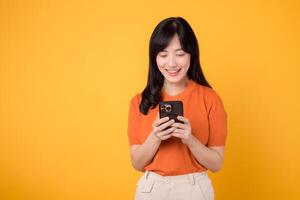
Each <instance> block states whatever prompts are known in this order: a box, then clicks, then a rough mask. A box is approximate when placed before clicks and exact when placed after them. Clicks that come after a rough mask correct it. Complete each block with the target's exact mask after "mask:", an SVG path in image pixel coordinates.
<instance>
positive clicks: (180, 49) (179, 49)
mask: <svg viewBox="0 0 300 200" xmlns="http://www.w3.org/2000/svg"><path fill="white" fill-rule="evenodd" d="M162 51H163V52H168V51H167V50H162ZM175 51H183V49H182V48H178V49H175Z"/></svg>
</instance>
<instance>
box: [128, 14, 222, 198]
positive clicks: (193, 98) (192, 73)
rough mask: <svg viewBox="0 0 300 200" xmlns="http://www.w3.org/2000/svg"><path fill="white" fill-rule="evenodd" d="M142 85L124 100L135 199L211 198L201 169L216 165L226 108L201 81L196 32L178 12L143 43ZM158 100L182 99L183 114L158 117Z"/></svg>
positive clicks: (211, 190) (208, 181) (219, 158)
mask: <svg viewBox="0 0 300 200" xmlns="http://www.w3.org/2000/svg"><path fill="white" fill-rule="evenodd" d="M149 50H150V52H149V57H150V58H149V59H150V63H149V74H148V82H147V85H146V87H145V89H144V90H143V91H142V92H141V93H138V94H136V95H134V96H133V97H132V99H131V101H130V109H129V118H128V139H129V145H130V155H131V162H132V166H133V167H134V168H135V169H136V170H138V171H142V172H144V174H143V176H142V177H141V178H140V179H139V181H138V183H137V188H136V192H135V199H136V200H140V199H155V200H160V199H175V198H176V199H179V200H180V199H182V200H185V199H189V200H191V199H195V200H196V199H206V200H210V199H214V188H213V184H212V181H211V179H210V178H209V176H208V174H207V170H211V171H212V172H217V171H219V170H220V169H221V166H222V163H223V157H224V147H225V143H226V136H227V113H226V111H225V108H224V105H223V102H222V100H221V97H220V96H219V95H218V94H217V92H216V91H215V90H213V89H212V87H211V86H210V85H209V83H208V82H207V81H206V79H205V77H204V74H203V72H202V69H201V66H200V61H199V48H198V43H197V39H196V36H195V34H194V32H193V30H192V28H191V27H190V25H189V24H188V22H187V21H186V20H185V19H183V18H182V17H170V18H167V19H164V20H162V21H161V22H160V23H159V24H158V25H157V26H156V27H155V29H154V31H153V33H152V35H151V39H150V47H149ZM161 101H182V103H183V110H184V112H183V113H184V116H178V117H177V119H178V120H180V121H181V122H183V123H179V122H175V121H174V119H171V120H170V119H169V118H168V117H163V118H159V115H158V113H159V110H158V104H159V102H161Z"/></svg>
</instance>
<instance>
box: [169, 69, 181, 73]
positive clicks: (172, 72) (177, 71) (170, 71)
mask: <svg viewBox="0 0 300 200" xmlns="http://www.w3.org/2000/svg"><path fill="white" fill-rule="evenodd" d="M179 70H180V69H179ZM179 70H177V71H171V70H167V71H168V72H171V73H175V72H178V71H179Z"/></svg>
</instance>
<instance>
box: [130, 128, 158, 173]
mask: <svg viewBox="0 0 300 200" xmlns="http://www.w3.org/2000/svg"><path fill="white" fill-rule="evenodd" d="M160 143H161V140H159V139H158V138H157V137H156V136H155V135H154V133H153V132H151V134H149V136H148V137H147V139H146V140H145V142H144V143H143V144H141V145H131V146H130V155H131V164H132V166H133V168H134V169H136V170H138V171H142V170H143V169H144V167H145V166H146V165H148V164H149V163H150V162H151V161H152V159H153V157H154V155H155V153H156V152H157V149H158V147H159V145H160Z"/></svg>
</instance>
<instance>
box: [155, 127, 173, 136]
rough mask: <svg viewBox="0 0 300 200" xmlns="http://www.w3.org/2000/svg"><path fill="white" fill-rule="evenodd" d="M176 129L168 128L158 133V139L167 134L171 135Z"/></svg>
mask: <svg viewBox="0 0 300 200" xmlns="http://www.w3.org/2000/svg"><path fill="white" fill-rule="evenodd" d="M175 129H176V128H175V127H171V128H168V129H166V130H164V131H162V132H160V133H158V134H157V136H158V137H161V136H164V135H167V134H170V133H172V132H173V131H174V130H175Z"/></svg>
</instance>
